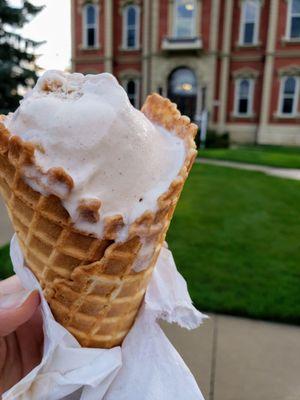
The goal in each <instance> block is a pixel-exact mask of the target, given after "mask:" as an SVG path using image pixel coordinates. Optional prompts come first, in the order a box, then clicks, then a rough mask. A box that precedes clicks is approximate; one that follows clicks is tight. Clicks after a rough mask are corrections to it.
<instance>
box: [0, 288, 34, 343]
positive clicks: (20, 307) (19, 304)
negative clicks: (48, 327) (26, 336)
mask: <svg viewBox="0 0 300 400" xmlns="http://www.w3.org/2000/svg"><path fill="white" fill-rule="evenodd" d="M39 304H40V296H39V292H38V291H37V290H34V291H33V292H28V291H25V290H24V289H22V290H19V291H18V292H16V293H9V294H5V295H3V296H2V297H0V337H2V336H7V335H9V334H10V333H12V332H14V331H15V330H16V329H17V328H18V327H19V326H20V325H23V324H24V323H25V322H27V321H28V320H30V319H31V317H32V316H33V314H34V313H35V311H36V309H37V307H38V305H39Z"/></svg>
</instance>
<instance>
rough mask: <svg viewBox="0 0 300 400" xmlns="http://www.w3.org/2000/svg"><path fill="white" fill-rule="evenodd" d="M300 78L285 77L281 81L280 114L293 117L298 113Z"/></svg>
mask: <svg viewBox="0 0 300 400" xmlns="http://www.w3.org/2000/svg"><path fill="white" fill-rule="evenodd" d="M298 98H299V78H295V77H293V76H289V77H288V76H285V77H283V78H282V80H281V90H280V96H279V114H281V115H287V116H288V115H290V116H293V115H295V114H296V113H297V107H298Z"/></svg>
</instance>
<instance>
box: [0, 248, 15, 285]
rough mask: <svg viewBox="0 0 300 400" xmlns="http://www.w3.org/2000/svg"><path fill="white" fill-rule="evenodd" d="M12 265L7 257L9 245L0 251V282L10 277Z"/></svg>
mask: <svg viewBox="0 0 300 400" xmlns="http://www.w3.org/2000/svg"><path fill="white" fill-rule="evenodd" d="M12 273H13V271H12V264H11V261H10V256H9V245H6V246H4V247H2V248H1V249H0V280H1V279H5V278H8V277H9V276H10V275H12Z"/></svg>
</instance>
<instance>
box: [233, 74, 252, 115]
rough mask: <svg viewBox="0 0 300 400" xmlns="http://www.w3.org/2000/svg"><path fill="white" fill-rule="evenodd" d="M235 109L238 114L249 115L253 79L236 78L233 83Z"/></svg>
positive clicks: (250, 111)
mask: <svg viewBox="0 0 300 400" xmlns="http://www.w3.org/2000/svg"><path fill="white" fill-rule="evenodd" d="M235 85H236V86H235V109H234V114H235V115H238V116H250V115H251V114H252V112H253V89H254V80H253V79H237V80H236V83H235Z"/></svg>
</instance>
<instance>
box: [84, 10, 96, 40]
mask: <svg viewBox="0 0 300 400" xmlns="http://www.w3.org/2000/svg"><path fill="white" fill-rule="evenodd" d="M97 10H98V8H97V6H95V5H93V4H87V5H85V6H84V8H83V43H84V47H97V45H98V13H97Z"/></svg>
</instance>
